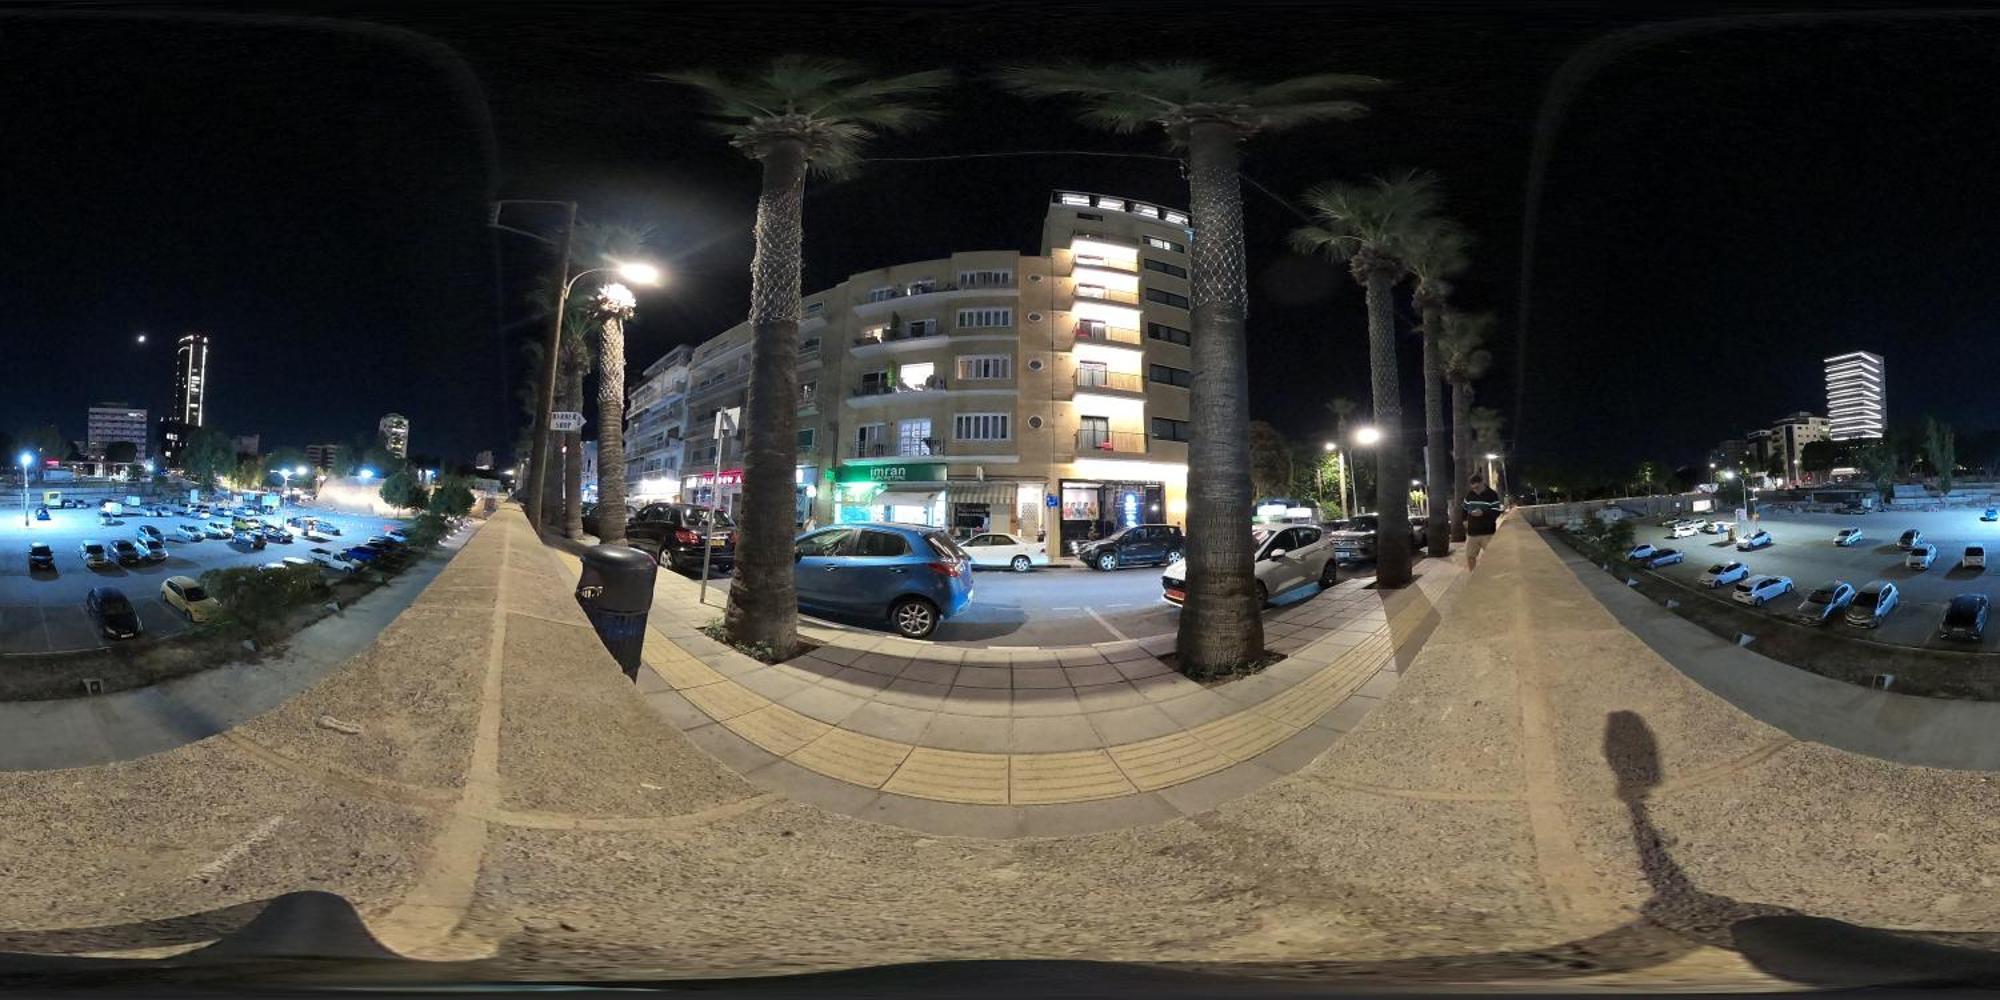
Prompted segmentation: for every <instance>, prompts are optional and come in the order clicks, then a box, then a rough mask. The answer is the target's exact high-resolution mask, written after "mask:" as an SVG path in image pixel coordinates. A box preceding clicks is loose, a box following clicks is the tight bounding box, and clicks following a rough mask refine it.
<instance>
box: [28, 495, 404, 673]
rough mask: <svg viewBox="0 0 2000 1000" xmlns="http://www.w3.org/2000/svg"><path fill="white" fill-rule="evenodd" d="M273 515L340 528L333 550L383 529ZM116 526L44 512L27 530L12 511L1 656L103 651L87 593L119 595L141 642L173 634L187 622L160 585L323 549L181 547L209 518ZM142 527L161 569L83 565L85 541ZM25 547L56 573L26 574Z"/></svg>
mask: <svg viewBox="0 0 2000 1000" xmlns="http://www.w3.org/2000/svg"><path fill="white" fill-rule="evenodd" d="M279 513H280V516H282V517H293V516H297V515H301V514H303V515H306V516H311V517H317V518H321V519H324V520H327V521H330V522H332V523H334V524H336V525H338V526H339V527H340V530H341V535H340V537H338V538H337V539H335V540H334V542H333V543H326V544H327V547H329V548H335V549H338V548H341V547H345V546H347V545H353V544H355V543H357V542H360V541H363V540H365V539H367V538H368V537H369V536H371V535H376V534H380V533H381V532H382V530H383V529H384V527H385V522H384V521H383V519H381V518H367V517H358V516H353V515H346V514H328V513H326V512H324V511H321V510H317V509H315V508H313V507H312V506H310V505H306V506H299V505H287V506H285V507H284V508H283V509H282V510H281V511H280V512H279ZM224 517H225V519H226V515H224ZM120 520H121V521H122V522H123V523H121V524H117V525H112V526H108V527H107V526H105V525H103V524H101V523H100V519H99V514H98V512H97V511H96V510H95V509H89V510H75V509H71V510H50V511H49V520H47V521H32V520H31V521H29V522H28V524H27V525H25V526H24V525H23V524H22V517H21V513H20V510H19V509H18V508H16V509H15V510H13V511H12V512H11V516H7V517H0V653H45V652H68V651H72V650H81V649H95V648H98V647H100V646H103V645H104V644H105V641H104V640H103V639H101V638H100V637H99V634H98V631H97V628H96V626H95V624H94V623H93V622H92V621H91V619H90V616H89V615H88V614H87V613H86V612H85V611H84V607H83V600H84V595H85V594H87V593H88V592H89V591H90V589H91V588H93V587H116V588H118V589H119V590H121V591H123V592H124V593H125V596H126V598H128V599H129V600H130V601H131V602H132V607H133V608H134V609H135V610H136V611H137V612H138V613H139V622H140V625H141V627H142V629H143V630H144V632H145V633H146V634H147V635H151V636H160V635H168V634H172V633H174V632H179V631H181V630H183V629H185V628H187V627H188V626H187V623H186V622H185V621H184V620H183V619H182V618H181V617H180V615H179V614H177V613H175V612H174V611H172V610H171V609H169V608H168V607H167V606H166V605H165V604H163V603H161V601H160V583H161V582H162V581H164V580H165V579H166V578H168V577H170V576H191V577H199V576H200V575H201V574H202V572H203V571H204V570H211V569H219V568H227V567H232V566H259V565H262V564H264V563H267V562H273V561H276V560H279V559H282V558H284V557H285V556H288V555H295V556H304V555H305V554H306V551H307V550H308V549H311V548H313V547H314V546H316V545H319V544H321V543H317V542H308V541H306V540H305V539H303V538H301V539H298V540H296V541H294V542H291V543H290V544H281V543H276V542H273V543H270V544H268V545H266V546H265V547H264V548H263V549H251V548H249V547H248V546H244V545H238V544H235V543H233V542H225V541H223V540H221V539H206V540H203V541H199V542H190V541H185V540H183V539H182V538H181V537H180V536H179V535H178V534H177V533H176V531H175V530H174V529H175V528H177V527H178V526H179V525H181V524H199V523H202V522H204V521H208V520H214V518H213V517H209V518H194V517H146V516H139V515H125V516H124V517H122V518H120ZM141 525H152V526H153V527H155V528H158V529H160V532H161V534H163V535H165V536H166V538H167V543H166V547H167V559H166V561H165V562H141V563H138V564H136V565H131V566H119V565H115V564H114V565H111V566H105V567H101V568H98V569H89V568H86V567H85V566H84V563H83V557H82V556H81V555H79V554H78V551H77V548H78V546H79V545H80V544H81V543H82V542H83V541H84V540H85V539H91V540H94V541H97V542H102V543H109V542H110V541H112V540H113V539H117V538H123V539H131V538H133V537H134V536H136V535H137V534H138V531H139V527H140V526H141ZM30 542H46V543H48V545H49V547H50V548H51V549H53V550H54V551H55V558H56V568H55V570H54V572H49V571H38V572H33V573H30V572H29V570H28V545H29V543H30Z"/></svg>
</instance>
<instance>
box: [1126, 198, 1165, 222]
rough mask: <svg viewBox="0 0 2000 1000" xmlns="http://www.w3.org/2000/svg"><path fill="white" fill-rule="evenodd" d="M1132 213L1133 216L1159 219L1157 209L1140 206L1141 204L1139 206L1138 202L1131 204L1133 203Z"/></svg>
mask: <svg viewBox="0 0 2000 1000" xmlns="http://www.w3.org/2000/svg"><path fill="white" fill-rule="evenodd" d="M1132 213H1133V214H1134V215H1147V216H1151V217H1153V218H1155V219H1157V218H1159V217H1160V210H1159V209H1157V208H1155V207H1153V206H1151V205H1141V204H1139V203H1138V202H1133V203H1132Z"/></svg>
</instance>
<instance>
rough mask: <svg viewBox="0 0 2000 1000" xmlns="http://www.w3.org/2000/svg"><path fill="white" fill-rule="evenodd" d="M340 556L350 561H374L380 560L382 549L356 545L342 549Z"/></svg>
mask: <svg viewBox="0 0 2000 1000" xmlns="http://www.w3.org/2000/svg"><path fill="white" fill-rule="evenodd" d="M340 557H341V558H342V559H345V560H347V561H348V562H352V563H374V562H377V561H380V560H381V558H382V550H381V549H374V548H369V547H368V546H366V545H356V546H352V547H350V548H348V549H345V550H343V551H342V552H341V553H340Z"/></svg>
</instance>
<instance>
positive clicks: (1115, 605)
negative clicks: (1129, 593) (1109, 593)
mask: <svg viewBox="0 0 2000 1000" xmlns="http://www.w3.org/2000/svg"><path fill="white" fill-rule="evenodd" d="M1131 606H1132V602H1131V601H1126V602H1124V603H1122V604H1107V605H1105V607H1107V608H1129V607H1131Z"/></svg>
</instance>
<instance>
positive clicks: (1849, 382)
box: [1826, 351, 1889, 441]
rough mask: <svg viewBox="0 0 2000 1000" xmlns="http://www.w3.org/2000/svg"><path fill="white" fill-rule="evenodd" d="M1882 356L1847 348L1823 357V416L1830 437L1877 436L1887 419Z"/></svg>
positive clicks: (1874, 437)
mask: <svg viewBox="0 0 2000 1000" xmlns="http://www.w3.org/2000/svg"><path fill="white" fill-rule="evenodd" d="M1885 380H1886V375H1885V372H1884V370H1883V366H1882V356H1881V355H1879V354H1871V353H1869V352H1867V351H1849V352H1848V353H1846V354H1836V355H1834V356H1833V357H1830V358H1828V359H1826V416H1827V420H1828V422H1829V427H1830V429H1829V434H1830V439H1831V440H1834V441H1855V440H1866V439H1871V438H1873V439H1879V438H1880V437H1882V431H1883V428H1884V427H1886V426H1887V425H1888V422H1889V400H1888V393H1887V385H1886V381H1885Z"/></svg>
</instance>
